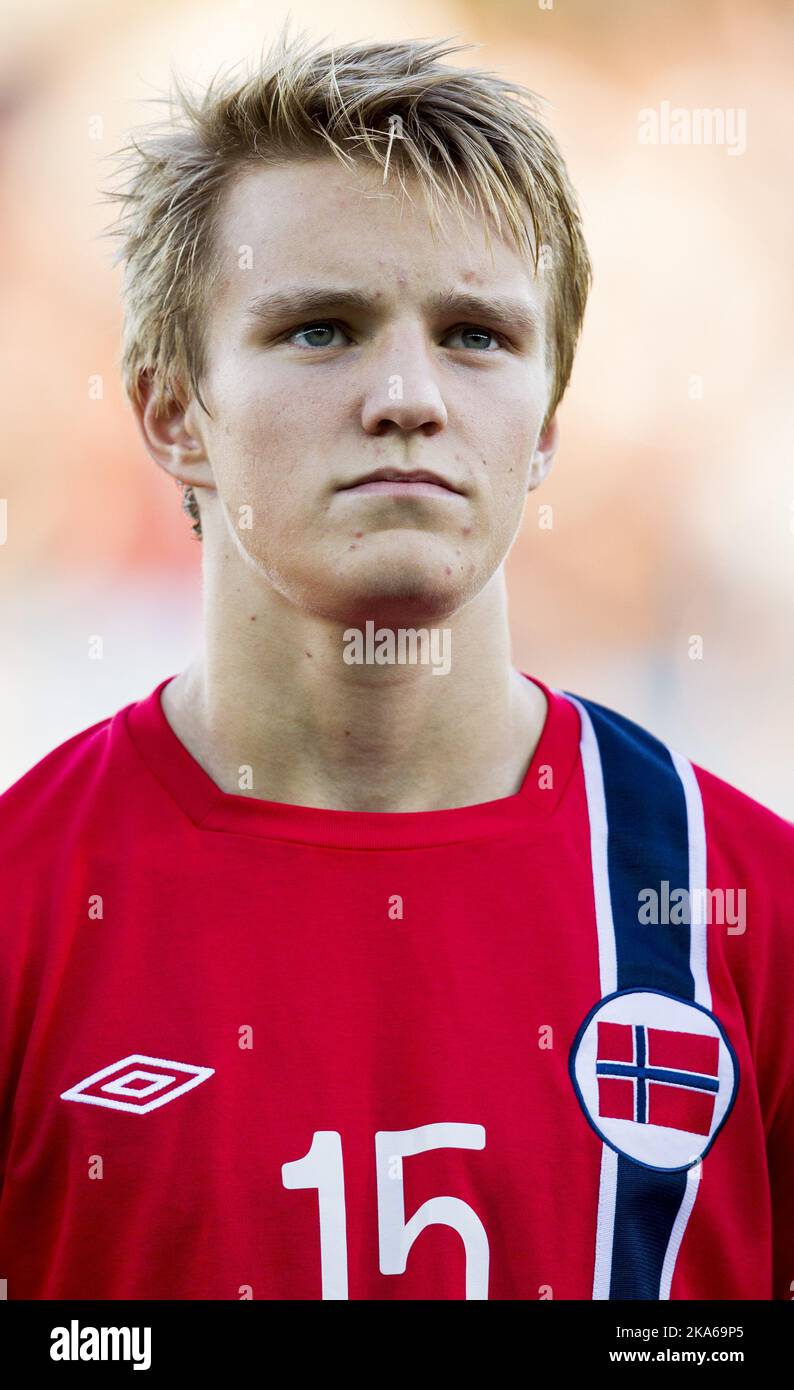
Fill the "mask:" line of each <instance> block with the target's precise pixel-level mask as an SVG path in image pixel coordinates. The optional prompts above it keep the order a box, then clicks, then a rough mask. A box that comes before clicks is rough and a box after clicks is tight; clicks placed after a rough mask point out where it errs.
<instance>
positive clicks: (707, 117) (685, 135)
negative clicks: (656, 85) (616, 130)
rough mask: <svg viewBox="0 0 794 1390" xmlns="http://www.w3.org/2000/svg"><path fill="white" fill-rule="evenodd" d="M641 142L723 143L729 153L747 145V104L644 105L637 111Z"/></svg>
mask: <svg viewBox="0 0 794 1390" xmlns="http://www.w3.org/2000/svg"><path fill="white" fill-rule="evenodd" d="M637 139H638V140H639V143H640V144H641V145H724V146H725V148H726V149H727V151H728V154H744V153H745V151H746V149H747V108H746V107H744V106H695V107H689V106H671V105H670V102H669V101H661V102H660V103H659V105H658V107H655V106H644V107H643V108H642V110H641V111H639V112H638V113H637Z"/></svg>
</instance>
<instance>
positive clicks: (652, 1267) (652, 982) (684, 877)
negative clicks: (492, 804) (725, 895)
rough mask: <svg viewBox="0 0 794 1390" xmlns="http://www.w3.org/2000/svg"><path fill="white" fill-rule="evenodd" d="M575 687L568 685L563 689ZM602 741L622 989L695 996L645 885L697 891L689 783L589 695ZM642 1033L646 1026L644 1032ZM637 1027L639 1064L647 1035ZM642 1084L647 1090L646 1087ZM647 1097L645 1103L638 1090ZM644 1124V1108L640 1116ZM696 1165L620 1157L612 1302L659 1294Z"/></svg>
mask: <svg viewBox="0 0 794 1390" xmlns="http://www.w3.org/2000/svg"><path fill="white" fill-rule="evenodd" d="M564 693H566V694H567V693H568V692H564ZM571 698H573V699H574V700H576V701H577V702H578V703H579V704H581V705H582V706H584V708H585V709H586V710H587V713H588V715H589V717H590V720H591V723H592V726H593V731H594V734H595V738H596V743H597V746H598V753H599V759H600V763H601V772H602V777H603V784H604V800H605V803H606V821H607V874H608V879H609V896H610V900H611V906H612V917H613V921H614V932H615V965H616V983H615V986H614V988H615V990H623V989H656V990H662V991H664V992H666V993H669V994H672V995H675V996H677V997H678V998H680V999H687V1000H692V1001H694V1000H695V993H696V991H695V981H694V977H693V974H692V969H691V967H690V950H691V940H690V936H691V933H690V925H689V923H688V922H687V921H685V922H684V923H682V924H680V925H671V924H668V923H660V924H659V925H648V924H643V923H641V921H640V906H641V903H642V901H643V900H642V899H641V898H640V893H641V892H642V891H643V890H647V889H653V890H654V892H656V893H657V894H659V895H660V897H661V895H662V892H663V889H662V885H663V884H664V883H665V882H667V884H668V885H669V892H670V893H672V892H674V891H675V890H676V889H681V888H686V889H689V888H690V883H689V832H688V825H687V807H686V798H685V795H684V788H683V785H682V782H681V778H680V777H679V775H678V771H677V769H676V767H675V764H674V762H673V759H672V757H671V754H670V750H669V749H668V748H667V747H666V746H665V744H663V743H662V742H660V740H659V739H657V738H654V737H653V735H652V734H650V733H648V732H647V730H645V729H643V728H641V727H640V726H639V725H638V724H635V723H633V722H632V721H631V720H630V719H626V718H624V716H623V715H620V714H618V713H616V712H615V711H614V710H610V709H607V708H605V706H603V705H599V704H597V703H596V702H595V701H592V700H584V699H582V697H581V696H579V695H576V696H572V697H571ZM641 1032H642V1030H637V1034H639V1033H641ZM637 1034H635V1046H639V1047H641V1048H642V1055H640V1052H639V1051H638V1052H637V1053H636V1059H637V1063H638V1064H639V1065H640V1066H642V1065H643V1063H644V1060H645V1055H644V1035H643V1037H642V1041H641V1042H639V1039H638V1036H637ZM638 1089H640V1088H638ZM638 1104H640V1105H644V1101H643V1100H641V1099H640V1098H639V1097H638ZM637 1118H638V1119H641V1120H643V1121H644V1118H645V1116H644V1114H643V1115H642V1116H640V1115H638V1116H637ZM686 1187H687V1172H686V1170H685V1171H683V1172H659V1171H654V1170H652V1169H650V1168H647V1167H644V1166H642V1165H640V1164H637V1163H635V1162H633V1161H632V1160H631V1159H630V1158H627V1157H626V1156H625V1155H624V1154H619V1155H618V1163H617V1186H616V1192H615V1219H614V1231H613V1238H612V1260H611V1274H610V1280H609V1299H610V1300H613V1299H659V1298H660V1290H661V1280H662V1269H663V1266H664V1262H665V1257H666V1253H667V1250H668V1247H669V1245H670V1238H671V1235H672V1232H673V1227H674V1225H675V1222H676V1218H677V1216H678V1214H679V1211H680V1210H681V1207H682V1203H683V1201H684V1196H685V1194H686Z"/></svg>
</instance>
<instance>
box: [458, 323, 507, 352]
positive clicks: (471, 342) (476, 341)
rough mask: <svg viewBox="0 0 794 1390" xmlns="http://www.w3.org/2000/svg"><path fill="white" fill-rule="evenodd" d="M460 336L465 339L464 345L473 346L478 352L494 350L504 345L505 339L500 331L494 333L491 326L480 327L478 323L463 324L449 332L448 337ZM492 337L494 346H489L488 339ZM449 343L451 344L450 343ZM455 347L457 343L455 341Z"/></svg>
mask: <svg viewBox="0 0 794 1390" xmlns="http://www.w3.org/2000/svg"><path fill="white" fill-rule="evenodd" d="M454 337H460V338H462V339H464V340H468V341H464V342H463V344H462V346H463V347H466V348H468V347H473V348H475V350H476V351H477V352H493V351H494V350H495V349H496V348H500V347H504V340H503V338H502V337H501V334H499V333H492V332H491V329H490V328H479V327H478V326H477V325H476V324H462V325H461V327H460V328H453V329H452V331H451V332H450V333H448V334H447V338H448V339H449V338H454ZM489 338H490V339H491V342H492V344H493V346H491V347H489V346H488V343H487V339H489ZM448 345H449V344H448ZM451 346H453V347H455V346H457V344H455V343H453V344H452V345H451Z"/></svg>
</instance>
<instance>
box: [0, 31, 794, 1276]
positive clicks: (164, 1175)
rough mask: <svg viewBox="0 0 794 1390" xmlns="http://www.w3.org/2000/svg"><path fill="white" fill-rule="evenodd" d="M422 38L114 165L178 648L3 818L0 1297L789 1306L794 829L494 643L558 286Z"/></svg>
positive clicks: (561, 363)
mask: <svg viewBox="0 0 794 1390" xmlns="http://www.w3.org/2000/svg"><path fill="white" fill-rule="evenodd" d="M451 51H454V50H453V49H450V48H449V47H445V46H444V45H441V44H431V43H405V44H382V45H377V44H375V45H358V46H350V47H342V48H338V49H336V50H335V51H334V52H333V53H330V52H325V51H321V50H318V49H317V48H306V46H305V45H303V44H301V43H298V44H292V45H291V44H289V43H281V44H280V45H279V46H278V47H277V48H276V50H275V51H274V53H273V54H272V55H271V56H270V58H269V59H268V60H267V62H266V63H264V64H263V65H262V68H261V70H260V71H257V73H256V74H255V75H254V76H253V77H252V78H251V79H250V80H248V81H246V82H244V83H241V84H239V86H238V87H235V86H234V85H233V84H232V83H227V84H226V85H225V86H223V85H222V84H221V85H216V86H214V87H212V88H211V89H210V90H209V92H208V93H207V94H206V96H205V97H204V99H203V100H201V101H194V100H192V99H191V98H189V97H187V96H186V95H185V94H184V93H182V102H183V108H184V119H183V121H182V123H181V125H180V126H179V127H178V128H175V129H173V130H171V131H170V132H168V131H166V132H165V133H161V134H159V135H158V134H151V135H149V136H147V137H146V138H145V139H142V140H141V141H139V142H138V143H137V144H136V145H134V146H133V147H132V150H131V156H130V164H129V166H128V167H127V168H126V170H125V178H126V183H125V186H124V192H123V194H121V195H119V196H123V198H124V214H123V216H122V218H121V221H120V223H119V226H118V228H117V229H116V230H117V231H119V232H120V234H121V235H122V236H123V245H122V256H123V259H124V262H125V270H126V274H125V284H124V295H125V307H126V320H125V333H126V337H125V351H124V373H125V380H126V384H127V388H128V391H129V395H130V397H131V400H132V402H133V405H134V409H135V412H136V415H137V419H138V421H139V423H140V427H141V430H142V434H143V439H144V441H145V443H146V446H147V448H148V450H149V452H150V453H151V454H152V455H153V457H154V459H155V460H156V461H157V463H158V464H160V466H161V467H163V468H164V469H165V470H166V471H167V472H168V473H169V474H171V476H172V477H173V478H175V479H177V480H178V481H179V483H180V484H181V485H182V486H183V488H185V489H186V498H187V505H188V507H189V508H190V510H191V514H192V515H193V517H194V521H195V522H196V526H197V532H198V534H199V535H200V537H201V541H202V554H203V562H204V580H205V643H204V646H203V650H202V651H201V654H200V655H199V656H198V657H197V658H196V660H195V661H194V662H192V663H191V665H190V666H189V667H188V668H187V669H186V670H184V671H182V672H180V673H179V674H176V675H173V676H171V677H170V678H167V679H164V680H163V681H161V682H160V684H159V685H158V686H157V687H156V689H155V690H154V691H152V692H151V693H150V694H149V695H148V696H146V697H145V698H143V699H141V700H139V701H138V702H136V703H133V704H131V705H129V706H127V707H126V708H125V709H122V710H120V711H119V712H118V713H117V714H115V715H114V716H113V717H112V718H108V719H104V720H102V721H101V722H100V723H98V724H96V725H94V726H93V727H92V728H90V729H86V730H85V731H84V732H82V733H80V734H78V735H76V736H75V737H74V738H71V739H69V740H68V741H67V742H66V743H64V744H63V745H62V746H61V747H59V748H57V749H56V750H55V751H54V752H52V753H50V754H49V756H47V757H45V758H44V759H43V760H42V761H41V762H40V763H38V765H37V766H36V767H34V768H33V769H32V770H31V771H30V772H29V773H28V774H27V775H26V776H24V777H22V778H21V780H20V781H19V782H17V783H16V785H15V786H13V787H12V788H11V789H10V791H8V792H6V794H5V795H4V796H3V797H2V799H0V812H1V817H2V830H1V833H2V849H3V874H2V891H3V899H4V903H3V912H2V914H1V915H0V981H1V988H0V1059H1V1063H2V1076H1V1081H2V1089H1V1090H0V1156H1V1158H2V1165H1V1167H2V1190H1V1192H0V1277H2V1278H5V1279H7V1293H8V1297H9V1298H11V1299H15V1298H16V1299H25V1298H35V1299H42V1298H75V1299H77V1298H89V1299H97V1298H99V1299H108V1298H110V1299H117V1298H133V1299H151V1298H154V1299H181V1298H187V1299H240V1298H247V1297H250V1298H255V1299H319V1298H327V1299H346V1298H350V1299H462V1298H471V1299H486V1298H490V1299H533V1300H534V1299H543V1298H556V1299H652V1300H657V1299H694V1298H713V1299H729V1298H739V1299H770V1298H773V1297H774V1298H781V1299H782V1298H789V1297H790V1296H791V1289H792V1288H794V1202H793V1200H792V1184H791V1182H790V1171H789V1170H790V1165H791V1161H792V1158H794V1086H793V1085H792V1078H793V1077H794V1033H793V1032H792V1027H791V1022H790V1010H789V1006H788V999H787V995H786V989H785V988H784V987H783V986H786V987H787V984H788V981H790V980H791V978H792V973H791V972H792V963H793V962H794V933H793V932H792V922H791V914H792V902H793V901H794V869H793V868H792V850H794V827H793V826H792V825H791V824H790V823H788V822H786V821H784V820H783V819H781V818H780V817H778V816H776V815H774V814H772V812H770V811H768V810H766V809H765V808H764V807H763V806H761V805H759V804H758V803H756V802H754V801H752V800H750V799H749V798H748V797H746V796H744V795H743V794H742V793H741V792H740V791H737V790H735V789H734V788H732V787H730V786H728V785H726V784H725V783H724V782H722V781H720V780H719V779H718V778H717V777H715V776H713V775H712V774H710V773H709V772H706V771H704V770H703V769H702V768H700V767H694V766H693V765H692V764H691V763H689V762H688V761H687V760H686V759H685V758H684V757H682V756H681V755H679V754H678V753H676V752H674V751H671V750H669V749H667V748H666V747H665V746H664V745H663V744H662V743H660V742H659V741H658V740H657V739H656V738H654V737H653V736H652V735H651V734H650V733H648V732H646V731H645V730H643V729H642V728H639V727H638V726H637V725H636V724H633V723H631V722H630V721H628V720H627V719H626V718H624V717H623V716H621V715H620V714H617V713H615V712H612V711H609V710H606V709H604V708H603V707H602V706H600V705H597V704H594V703H592V702H590V701H587V700H584V699H581V698H577V697H574V696H568V695H565V694H563V693H562V692H560V691H557V690H554V689H552V688H550V687H549V686H548V685H547V684H544V682H543V681H541V680H539V679H537V678H536V677H534V676H532V677H531V676H528V675H524V674H522V673H520V672H518V671H516V670H515V669H514V668H513V666H512V664H511V660H510V648H509V635H508V624H507V616H506V597H505V581H504V570H503V564H504V560H505V556H506V555H507V553H508V551H509V548H510V545H511V543H512V541H513V539H514V537H515V535H516V532H517V529H518V527H519V524H520V520H521V514H522V507H523V505H524V502H525V499H526V496H527V493H528V492H530V491H532V490H533V489H534V488H536V487H537V486H538V485H539V484H540V483H541V482H542V481H543V479H544V477H545V475H546V473H547V471H548V469H549V466H550V464H551V461H552V458H553V456H554V452H555V449H556V446H557V419H556V409H557V406H558V404H559V401H560V398H561V397H562V394H563V391H564V390H565V387H566V384H567V381H568V378H569V374H570V370H571V363H572V359H573V354H574V347H575V343H576V339H577V335H578V332H579V328H580V324H581V320H582V315H583V311H584V306H585V300H586V296H587V288H588V283H589V263H588V257H587V251H586V248H585V244H584V241H583V237H582V232H581V228H580V222H579V215H578V212H577V207H576V201H575V197H574V194H573V192H572V189H571V187H570V185H569V182H568V178H567V174H566V171H565V167H564V164H563V161H562V159H561V156H560V153H559V151H558V149H557V146H556V144H555V142H554V141H553V139H552V138H551V136H550V135H549V134H548V132H547V131H546V130H545V129H544V128H543V126H542V125H541V124H540V122H539V120H538V119H537V116H536V114H535V112H534V110H533V108H532V106H531V104H530V103H528V102H527V100H525V99H523V98H524V97H525V96H526V94H522V92H521V90H520V89H516V88H513V87H511V86H509V85H508V84H505V83H502V82H500V81H499V80H497V79H496V78H494V77H491V76H488V75H486V74H483V73H480V72H474V71H464V70H458V69H455V68H452V67H449V66H446V65H444V64H442V63H441V61H440V60H441V59H442V58H443V57H445V56H446V55H448V54H449V53H450V52H451ZM428 657H429V658H430V659H428ZM737 904H738V907H737ZM745 905H746V907H745Z"/></svg>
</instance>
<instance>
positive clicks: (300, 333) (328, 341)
mask: <svg viewBox="0 0 794 1390" xmlns="http://www.w3.org/2000/svg"><path fill="white" fill-rule="evenodd" d="M337 329H338V330H339V332H340V333H341V331H342V330H341V328H339V324H337V323H325V322H324V321H323V322H318V323H310V324H307V325H306V327H305V328H299V329H298V330H297V332H295V333H293V334H292V340H293V341H294V340H295V339H296V338H304V339H308V340H310V341H308V342H307V343H306V346H307V347H332V346H335V345H334V343H333V335H334V333H335V332H336V330H337ZM317 334H319V335H320V337H321V338H322V335H323V334H326V335H329V334H330V337H329V336H326V337H325V338H322V341H319V342H318V340H317V336H316V335H317Z"/></svg>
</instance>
